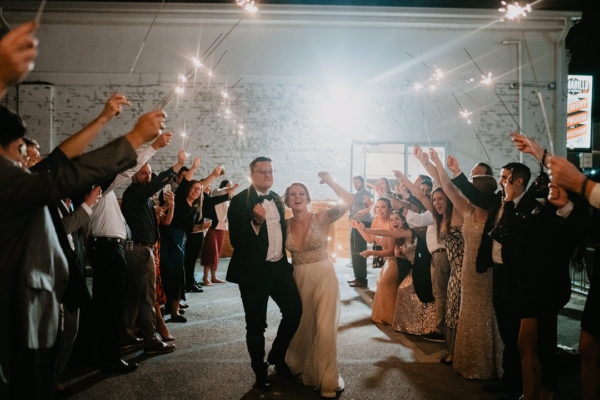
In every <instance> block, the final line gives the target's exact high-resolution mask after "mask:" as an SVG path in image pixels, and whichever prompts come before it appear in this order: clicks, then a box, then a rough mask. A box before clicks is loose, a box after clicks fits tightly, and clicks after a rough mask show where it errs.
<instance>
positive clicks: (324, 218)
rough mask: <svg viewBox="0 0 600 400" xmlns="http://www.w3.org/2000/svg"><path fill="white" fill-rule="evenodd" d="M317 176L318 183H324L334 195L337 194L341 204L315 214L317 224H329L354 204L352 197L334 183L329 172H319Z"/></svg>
mask: <svg viewBox="0 0 600 400" xmlns="http://www.w3.org/2000/svg"><path fill="white" fill-rule="evenodd" d="M318 176H319V178H320V179H321V181H320V182H319V183H321V184H323V183H326V184H327V185H329V187H330V188H332V189H333V191H334V192H335V194H337V195H338V197H339V198H340V200H342V202H343V203H342V204H340V205H337V206H334V207H331V208H329V209H327V210H325V211H322V212H320V213H319V214H317V218H318V219H319V222H321V223H323V224H331V223H333V222H335V221H337V220H338V219H340V218H341V217H342V215H344V213H345V212H346V211H348V210H349V209H350V207H351V206H352V203H353V202H354V196H353V195H352V194H351V193H348V192H347V191H346V190H344V188H342V186H341V185H340V184H339V183H337V182H336V181H334V180H333V178H332V177H331V175H330V174H329V172H325V171H321V172H319V173H318Z"/></svg>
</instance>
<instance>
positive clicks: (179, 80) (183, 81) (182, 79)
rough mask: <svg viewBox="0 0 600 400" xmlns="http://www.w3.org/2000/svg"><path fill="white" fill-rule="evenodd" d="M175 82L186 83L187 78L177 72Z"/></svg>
mask: <svg viewBox="0 0 600 400" xmlns="http://www.w3.org/2000/svg"><path fill="white" fill-rule="evenodd" d="M177 82H179V83H180V84H182V83H186V82H187V78H186V77H185V75H184V74H179V75H178V76H177Z"/></svg>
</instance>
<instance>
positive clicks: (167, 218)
mask: <svg viewBox="0 0 600 400" xmlns="http://www.w3.org/2000/svg"><path fill="white" fill-rule="evenodd" d="M163 193H164V194H163V196H164V199H165V205H164V206H165V207H168V208H167V209H166V210H165V211H166V212H165V215H164V216H163V217H162V219H161V223H162V224H163V225H171V221H173V214H174V213H175V194H174V193H173V192H171V191H170V190H165V191H164V192H163Z"/></svg>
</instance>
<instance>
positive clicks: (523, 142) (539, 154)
mask: <svg viewBox="0 0 600 400" xmlns="http://www.w3.org/2000/svg"><path fill="white" fill-rule="evenodd" d="M510 136H511V137H512V141H513V143H514V144H515V146H516V147H517V149H518V150H519V151H520V152H522V153H527V154H531V155H532V156H533V157H534V158H535V159H536V160H538V161H539V162H540V163H542V164H544V162H545V161H546V160H545V159H544V158H545V157H546V154H547V151H546V150H545V149H543V148H542V147H541V146H540V145H539V144H537V143H536V142H535V141H534V140H533V139H530V138H528V137H527V136H525V135H522V134H519V133H515V132H513V133H511V134H510ZM544 167H545V165H544Z"/></svg>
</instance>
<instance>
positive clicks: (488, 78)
mask: <svg viewBox="0 0 600 400" xmlns="http://www.w3.org/2000/svg"><path fill="white" fill-rule="evenodd" d="M479 83H481V84H482V85H489V84H491V83H492V73H491V72H488V73H487V75H481V80H480V81H479Z"/></svg>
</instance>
